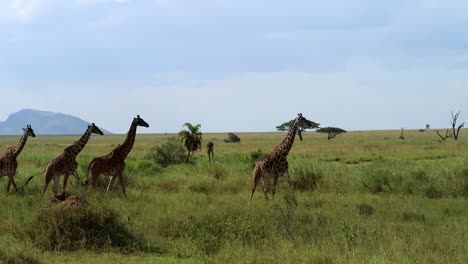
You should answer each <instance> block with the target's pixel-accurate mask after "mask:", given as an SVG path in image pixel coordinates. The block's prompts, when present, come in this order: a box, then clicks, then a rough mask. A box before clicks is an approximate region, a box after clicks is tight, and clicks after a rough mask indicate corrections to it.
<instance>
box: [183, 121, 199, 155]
mask: <svg viewBox="0 0 468 264" xmlns="http://www.w3.org/2000/svg"><path fill="white" fill-rule="evenodd" d="M183 126H184V127H186V128H187V129H186V130H181V131H180V132H179V139H180V140H181V141H183V142H184V145H185V148H186V149H187V151H188V154H187V159H186V162H189V159H190V154H191V153H193V152H194V151H197V150H201V142H202V132H201V130H200V129H201V125H200V124H197V125H195V126H194V125H192V124H190V123H185V124H184V125H183Z"/></svg>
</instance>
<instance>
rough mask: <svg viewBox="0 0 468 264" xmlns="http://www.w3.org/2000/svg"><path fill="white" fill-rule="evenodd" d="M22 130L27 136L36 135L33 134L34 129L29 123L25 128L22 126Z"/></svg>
mask: <svg viewBox="0 0 468 264" xmlns="http://www.w3.org/2000/svg"><path fill="white" fill-rule="evenodd" d="M23 131H24V132H26V135H28V136H31V137H36V134H34V130H33V129H32V127H31V125H26V128H23Z"/></svg>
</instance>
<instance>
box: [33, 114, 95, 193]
mask: <svg viewBox="0 0 468 264" xmlns="http://www.w3.org/2000/svg"><path fill="white" fill-rule="evenodd" d="M91 134H98V135H101V136H102V135H103V134H104V133H102V131H101V130H100V129H99V128H98V127H97V126H96V125H95V124H94V123H92V125H88V128H87V129H86V132H85V133H84V134H83V136H81V138H80V139H79V140H78V141H75V142H74V143H73V145H71V146H69V147H67V148H65V149H64V151H63V153H62V154H61V155H60V156H59V157H57V158H56V159H54V160H52V161H50V162H49V163H48V164H47V168H46V169H45V171H44V172H45V185H44V187H43V188H42V195H43V196H44V193H45V191H46V189H47V186H48V185H49V183H50V181H51V180H52V179H53V180H54V196H55V197H56V196H57V189H58V185H59V180H60V175H64V179H63V193H65V192H66V190H67V181H68V177H69V176H70V175H73V176H74V177H75V178H76V180H77V181H78V183H79V182H80V176H79V175H78V172H77V171H76V169H77V168H78V162H76V156H78V154H79V153H80V152H81V150H83V148H84V147H85V145H86V143H88V140H89V138H90V137H91ZM32 177H34V176H32ZM32 177H31V178H29V179H28V181H29V180H31V179H32Z"/></svg>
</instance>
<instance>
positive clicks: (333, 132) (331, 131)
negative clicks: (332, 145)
mask: <svg viewBox="0 0 468 264" xmlns="http://www.w3.org/2000/svg"><path fill="white" fill-rule="evenodd" d="M317 132H318V133H324V134H327V135H328V140H331V139H333V138H335V137H336V136H337V135H339V134H342V133H346V130H344V129H341V128H339V127H322V128H319V129H317Z"/></svg>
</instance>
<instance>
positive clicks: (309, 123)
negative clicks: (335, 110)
mask: <svg viewBox="0 0 468 264" xmlns="http://www.w3.org/2000/svg"><path fill="white" fill-rule="evenodd" d="M293 124H294V119H293V120H290V121H288V122H285V123H283V124H281V125H279V126H277V127H276V130H278V131H289V129H291V126H292V125H293ZM319 126H320V124H319V123H315V122H314V121H310V120H307V124H306V125H305V126H303V127H302V128H301V129H302V130H306V129H315V128H318V127H319Z"/></svg>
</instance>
